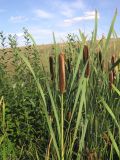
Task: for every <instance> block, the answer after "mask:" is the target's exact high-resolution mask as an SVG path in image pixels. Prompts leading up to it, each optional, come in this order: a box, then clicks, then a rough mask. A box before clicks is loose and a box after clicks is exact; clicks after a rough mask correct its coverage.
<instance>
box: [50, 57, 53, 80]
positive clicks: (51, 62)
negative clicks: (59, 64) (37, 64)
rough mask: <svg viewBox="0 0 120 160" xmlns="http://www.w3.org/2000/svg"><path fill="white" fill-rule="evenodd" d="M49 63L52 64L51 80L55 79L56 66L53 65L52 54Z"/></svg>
mask: <svg viewBox="0 0 120 160" xmlns="http://www.w3.org/2000/svg"><path fill="white" fill-rule="evenodd" d="M49 64H50V74H51V80H52V81H53V80H54V67H53V64H54V62H53V57H52V56H50V57H49Z"/></svg>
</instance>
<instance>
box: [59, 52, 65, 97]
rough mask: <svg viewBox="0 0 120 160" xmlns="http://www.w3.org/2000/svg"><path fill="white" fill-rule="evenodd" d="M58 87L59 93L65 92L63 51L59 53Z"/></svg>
mask: <svg viewBox="0 0 120 160" xmlns="http://www.w3.org/2000/svg"><path fill="white" fill-rule="evenodd" d="M59 89H60V93H62V94H63V93H64V92H65V58H64V53H61V54H60V55H59Z"/></svg>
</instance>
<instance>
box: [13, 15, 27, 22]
mask: <svg viewBox="0 0 120 160" xmlns="http://www.w3.org/2000/svg"><path fill="white" fill-rule="evenodd" d="M27 20H28V18H27V17H25V16H11V17H10V21H12V22H14V23H17V22H25V21H27Z"/></svg>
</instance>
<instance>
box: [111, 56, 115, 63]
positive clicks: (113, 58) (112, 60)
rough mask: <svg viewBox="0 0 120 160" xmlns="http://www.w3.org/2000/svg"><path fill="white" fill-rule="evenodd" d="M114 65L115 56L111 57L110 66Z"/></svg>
mask: <svg viewBox="0 0 120 160" xmlns="http://www.w3.org/2000/svg"><path fill="white" fill-rule="evenodd" d="M114 63H115V55H112V58H111V64H112V65H113V64H114Z"/></svg>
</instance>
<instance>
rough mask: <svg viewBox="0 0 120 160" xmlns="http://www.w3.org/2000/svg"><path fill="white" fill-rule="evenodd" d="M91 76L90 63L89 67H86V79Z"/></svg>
mask: <svg viewBox="0 0 120 160" xmlns="http://www.w3.org/2000/svg"><path fill="white" fill-rule="evenodd" d="M89 75H90V64H89V61H88V63H87V66H86V70H85V77H86V78H88V77H89Z"/></svg>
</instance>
